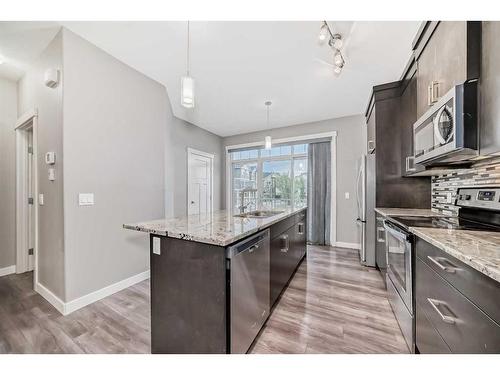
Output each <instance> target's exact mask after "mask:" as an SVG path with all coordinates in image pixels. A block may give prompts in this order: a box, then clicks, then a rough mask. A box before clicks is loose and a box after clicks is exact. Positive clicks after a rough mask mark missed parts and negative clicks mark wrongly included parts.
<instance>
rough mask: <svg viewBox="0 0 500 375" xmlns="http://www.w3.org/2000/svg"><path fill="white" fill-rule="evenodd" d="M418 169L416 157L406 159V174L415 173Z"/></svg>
mask: <svg viewBox="0 0 500 375" xmlns="http://www.w3.org/2000/svg"><path fill="white" fill-rule="evenodd" d="M411 163H413V167H410V165H411ZM416 170H417V168H415V156H407V157H406V172H415V171H416Z"/></svg>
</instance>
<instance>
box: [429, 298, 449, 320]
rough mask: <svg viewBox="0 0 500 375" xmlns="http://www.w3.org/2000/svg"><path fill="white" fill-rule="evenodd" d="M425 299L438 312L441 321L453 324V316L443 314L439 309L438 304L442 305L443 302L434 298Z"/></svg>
mask: <svg viewBox="0 0 500 375" xmlns="http://www.w3.org/2000/svg"><path fill="white" fill-rule="evenodd" d="M427 301H428V302H429V303H430V305H431V306H432V307H433V309H434V310H436V312H437V313H438V315H439V317H440V318H441V319H442V320H443V322H445V323H448V324H455V318H454V317H452V316H449V315H446V314H443V313H442V312H441V310H439V306H440V305H444V303H442V302H439V301H436V300H435V299H431V298H427Z"/></svg>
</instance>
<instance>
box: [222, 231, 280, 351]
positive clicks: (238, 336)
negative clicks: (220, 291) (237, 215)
mask: <svg viewBox="0 0 500 375" xmlns="http://www.w3.org/2000/svg"><path fill="white" fill-rule="evenodd" d="M227 257H228V258H229V259H230V288H231V289H230V298H231V302H230V328H231V332H230V348H231V353H246V352H247V351H248V349H249V348H250V345H252V342H253V340H254V339H255V337H256V336H257V334H258V333H259V331H260V329H261V328H262V326H263V325H264V322H265V321H266V319H267V317H268V316H269V289H270V280H269V273H270V266H269V259H270V252H269V229H267V230H264V231H262V232H259V233H257V234H256V235H253V236H251V237H249V238H246V239H244V240H243V241H241V242H239V243H237V244H236V245H233V246H231V247H229V248H228V254H227Z"/></svg>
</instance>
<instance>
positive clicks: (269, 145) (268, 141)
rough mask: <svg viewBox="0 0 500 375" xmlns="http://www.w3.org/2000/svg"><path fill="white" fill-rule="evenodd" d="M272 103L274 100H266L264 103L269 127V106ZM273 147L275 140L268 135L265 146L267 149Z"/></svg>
mask: <svg viewBox="0 0 500 375" xmlns="http://www.w3.org/2000/svg"><path fill="white" fill-rule="evenodd" d="M271 104H273V102H271V101H270V100H268V101H266V102H264V105H265V106H266V125H267V128H268V129H269V107H270V106H271ZM271 147H273V142H272V140H271V136H270V135H266V136H265V138H264V148H265V149H266V150H270V149H271Z"/></svg>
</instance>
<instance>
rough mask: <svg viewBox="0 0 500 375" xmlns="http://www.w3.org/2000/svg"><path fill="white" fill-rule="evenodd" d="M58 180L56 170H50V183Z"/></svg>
mask: <svg viewBox="0 0 500 375" xmlns="http://www.w3.org/2000/svg"><path fill="white" fill-rule="evenodd" d="M55 179H56V170H55V169H54V168H49V181H54V180H55Z"/></svg>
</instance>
